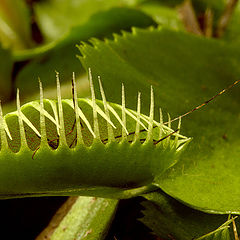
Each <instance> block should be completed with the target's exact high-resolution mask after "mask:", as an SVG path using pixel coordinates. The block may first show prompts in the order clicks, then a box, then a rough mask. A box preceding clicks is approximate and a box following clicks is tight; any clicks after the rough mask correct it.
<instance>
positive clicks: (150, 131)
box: [146, 86, 154, 141]
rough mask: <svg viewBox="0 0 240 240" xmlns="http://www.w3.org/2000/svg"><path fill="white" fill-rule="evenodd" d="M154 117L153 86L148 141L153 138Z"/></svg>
mask: <svg viewBox="0 0 240 240" xmlns="http://www.w3.org/2000/svg"><path fill="white" fill-rule="evenodd" d="M153 117H154V94H153V87H152V86H151V103H150V113H149V125H148V135H147V140H146V141H150V140H152V138H153Z"/></svg>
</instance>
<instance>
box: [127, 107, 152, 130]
mask: <svg viewBox="0 0 240 240" xmlns="http://www.w3.org/2000/svg"><path fill="white" fill-rule="evenodd" d="M125 111H126V114H127V115H128V116H129V117H131V118H133V119H134V120H135V121H136V122H138V123H139V124H140V125H141V126H142V127H143V128H144V129H145V130H146V131H148V128H147V127H146V126H145V125H144V124H143V123H142V122H141V115H140V118H139V120H138V119H137V117H136V116H137V113H135V114H136V116H135V115H134V114H133V111H131V110H128V109H127V108H126V109H125Z"/></svg>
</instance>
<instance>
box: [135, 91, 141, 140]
mask: <svg viewBox="0 0 240 240" xmlns="http://www.w3.org/2000/svg"><path fill="white" fill-rule="evenodd" d="M140 115H141V93H140V92H138V100H137V121H136V130H135V137H134V141H137V140H138V139H139V133H140V124H139V122H140Z"/></svg>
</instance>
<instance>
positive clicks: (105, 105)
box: [98, 76, 115, 142]
mask: <svg viewBox="0 0 240 240" xmlns="http://www.w3.org/2000/svg"><path fill="white" fill-rule="evenodd" d="M98 82H99V87H100V92H101V96H102V100H103V105H104V110H105V113H106V115H107V117H108V118H109V119H110V114H109V111H108V105H107V100H106V96H105V93H104V90H103V87H102V83H101V78H100V76H98ZM107 129H108V141H109V142H111V141H114V140H115V137H114V133H113V129H112V126H111V125H110V123H109V122H108V121H107Z"/></svg>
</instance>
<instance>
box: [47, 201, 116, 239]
mask: <svg viewBox="0 0 240 240" xmlns="http://www.w3.org/2000/svg"><path fill="white" fill-rule="evenodd" d="M117 204H118V201H117V200H112V199H102V198H94V197H79V198H78V199H77V201H76V202H75V203H74V204H73V206H72V208H71V210H70V211H69V212H68V213H67V215H66V216H65V217H64V219H63V220H62V221H61V223H60V224H59V226H58V227H57V228H56V230H55V231H54V233H53V234H52V236H51V240H59V239H64V240H81V239H84V240H93V239H94V240H103V239H104V237H105V235H106V233H107V231H108V228H109V226H110V224H111V221H112V218H113V217H114V215H115V211H116V208H117Z"/></svg>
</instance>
